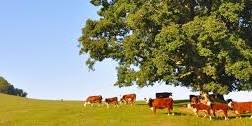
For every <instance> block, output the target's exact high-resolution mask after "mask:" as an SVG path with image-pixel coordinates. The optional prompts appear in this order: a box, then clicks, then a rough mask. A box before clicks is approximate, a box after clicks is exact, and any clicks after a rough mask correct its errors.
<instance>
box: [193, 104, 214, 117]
mask: <svg viewBox="0 0 252 126" xmlns="http://www.w3.org/2000/svg"><path fill="white" fill-rule="evenodd" d="M191 106H192V108H193V111H194V112H195V114H196V115H197V116H198V112H199V111H204V112H205V111H207V114H208V116H209V119H210V120H212V117H211V113H210V110H211V107H210V106H209V105H206V104H203V103H197V104H191ZM205 116H206V115H205Z"/></svg>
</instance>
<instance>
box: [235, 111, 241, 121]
mask: <svg viewBox="0 0 252 126" xmlns="http://www.w3.org/2000/svg"><path fill="white" fill-rule="evenodd" d="M235 114H236V118H240V119H241V115H240V112H239V111H237V110H236V111H235Z"/></svg>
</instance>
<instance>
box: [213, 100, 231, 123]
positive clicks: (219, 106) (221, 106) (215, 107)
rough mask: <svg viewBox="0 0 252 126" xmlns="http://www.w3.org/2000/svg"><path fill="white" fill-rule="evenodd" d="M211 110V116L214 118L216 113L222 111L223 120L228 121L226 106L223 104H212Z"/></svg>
mask: <svg viewBox="0 0 252 126" xmlns="http://www.w3.org/2000/svg"><path fill="white" fill-rule="evenodd" d="M211 110H212V111H213V115H214V116H215V112H216V111H220V110H221V111H223V113H224V116H225V120H228V114H227V113H228V105H227V104H224V103H212V104H211Z"/></svg>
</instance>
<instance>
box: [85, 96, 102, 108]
mask: <svg viewBox="0 0 252 126" xmlns="http://www.w3.org/2000/svg"><path fill="white" fill-rule="evenodd" d="M95 103H99V104H100V103H102V96H101V95H98V96H89V97H88V98H87V99H86V101H84V106H85V107H86V106H87V104H91V105H93V104H95Z"/></svg>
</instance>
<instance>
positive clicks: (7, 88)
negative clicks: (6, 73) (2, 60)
mask: <svg viewBox="0 0 252 126" xmlns="http://www.w3.org/2000/svg"><path fill="white" fill-rule="evenodd" d="M0 93H4V94H9V95H16V96H21V97H26V96H27V93H26V92H24V91H23V90H22V89H19V88H15V87H14V86H13V85H11V84H10V83H9V82H8V81H7V80H5V79H4V78H3V77H1V76H0Z"/></svg>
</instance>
